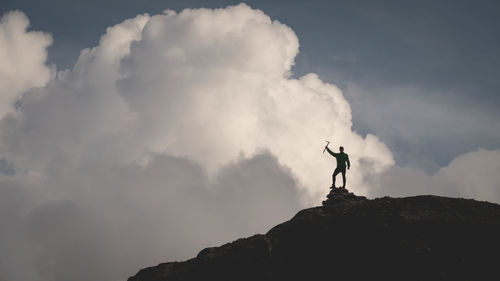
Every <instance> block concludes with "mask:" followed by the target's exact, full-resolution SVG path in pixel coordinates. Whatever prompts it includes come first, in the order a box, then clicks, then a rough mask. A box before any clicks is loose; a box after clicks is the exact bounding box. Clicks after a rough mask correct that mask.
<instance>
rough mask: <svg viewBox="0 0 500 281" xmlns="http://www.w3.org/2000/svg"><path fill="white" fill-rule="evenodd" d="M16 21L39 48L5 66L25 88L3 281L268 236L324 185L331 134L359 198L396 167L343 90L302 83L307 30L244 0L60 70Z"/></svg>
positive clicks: (127, 29)
mask: <svg viewBox="0 0 500 281" xmlns="http://www.w3.org/2000/svg"><path fill="white" fill-rule="evenodd" d="M5 18H6V19H7V20H5ZM3 22H4V23H2V28H3V29H5V30H11V31H10V32H11V35H10V36H11V37H12V38H18V37H22V36H25V37H26V36H28V37H30V36H31V37H30V38H32V39H31V40H33V41H35V42H31V43H30V44H27V43H26V42H24V41H23V42H22V44H21V43H20V47H21V48H15V49H16V51H17V52H19V55H18V56H15V57H14V59H13V61H12V63H11V64H12V65H16V64H19V63H20V62H23V64H26V65H29V66H31V67H30V68H26V69H20V70H19V69H18V70H16V71H14V70H12V73H14V74H12V73H11V72H6V73H8V74H9V75H11V76H9V77H13V78H15V79H18V80H19V81H25V82H23V83H20V84H19V85H21V84H22V86H16V87H17V88H15V91H14V90H12V89H14V88H12V87H11V86H10V84H9V85H8V84H0V85H1V86H0V87H3V88H2V89H1V90H0V91H2V93H4V92H5V93H9V95H10V98H9V99H8V100H4V102H3V104H2V105H4V106H6V107H5V108H9V110H6V111H5V112H4V115H3V116H2V119H1V120H0V160H1V165H2V167H3V170H2V173H0V185H1V186H2V190H1V192H2V196H1V199H0V200H1V204H0V205H1V206H2V209H3V210H4V211H5V212H2V221H7V222H9V225H8V227H7V228H8V230H6V231H4V232H2V234H0V250H1V252H2V256H3V257H4V258H2V259H0V260H1V262H0V279H7V280H10V279H13V280H88V279H94V280H117V279H123V278H125V277H127V276H128V275H131V274H133V273H134V272H135V271H136V270H137V269H139V268H141V267H144V266H148V265H152V264H155V263H158V262H162V261H166V260H174V259H185V258H188V257H190V256H192V255H194V254H195V253H196V251H199V250H200V249H201V248H203V247H206V246H214V245H217V244H221V243H224V242H226V241H229V240H231V239H235V238H238V237H241V236H245V235H250V234H253V233H256V232H265V231H266V230H268V229H269V228H270V227H271V226H273V225H275V224H276V223H279V222H281V221H283V220H286V219H288V218H290V217H291V216H293V215H294V213H295V212H296V211H297V210H299V209H300V208H301V207H304V206H307V205H310V204H313V203H318V202H319V200H321V197H322V196H323V195H324V193H326V192H327V186H328V185H329V184H330V174H331V170H332V168H333V165H334V161H333V159H332V158H330V156H327V155H323V154H321V151H322V147H323V145H324V140H325V139H331V138H333V140H334V143H335V145H339V144H342V145H344V146H345V147H346V149H347V150H348V151H352V154H351V159H352V162H353V166H354V167H357V169H356V170H355V171H353V173H352V175H351V177H350V179H351V182H352V184H353V186H356V188H357V190H358V191H360V192H366V185H365V184H364V183H365V182H366V176H367V175H368V174H370V173H377V172H380V171H383V170H385V169H386V168H387V167H388V166H390V165H391V164H392V163H393V160H392V155H391V153H390V151H389V150H388V149H387V148H386V147H385V146H384V144H383V143H381V142H380V141H379V140H378V139H377V138H376V137H375V136H371V135H369V136H367V137H366V138H362V137H361V136H359V135H357V134H356V133H355V132H353V131H352V130H351V126H352V123H351V112H350V107H349V104H348V103H347V101H346V100H345V98H344V97H343V95H342V93H341V91H340V90H339V89H338V88H337V87H335V86H334V85H331V84H328V83H324V82H323V81H321V80H320V79H319V78H318V77H317V76H316V75H314V74H309V75H306V76H304V77H302V78H299V79H292V78H290V77H291V73H290V70H291V67H292V65H293V63H294V58H295V56H296V54H297V53H298V47H299V43H298V39H297V37H296V35H295V34H294V32H293V31H292V30H291V29H290V28H288V27H287V26H286V25H284V24H281V23H279V22H277V21H273V20H271V19H270V18H269V17H268V16H267V15H265V14H264V13H263V12H261V11H259V10H253V9H251V8H250V7H248V6H246V5H244V4H241V5H238V6H233V7H228V8H225V9H217V10H209V9H187V10H184V11H182V12H180V13H176V12H174V11H170V10H167V11H165V13H164V14H161V15H155V16H150V15H138V16H137V17H135V18H131V19H128V20H125V21H124V22H122V23H120V24H117V25H115V26H112V27H110V28H108V29H107V30H106V33H105V34H104V35H103V36H102V38H101V40H100V42H99V44H98V45H97V46H95V47H93V48H89V49H85V50H83V51H82V52H81V54H80V57H79V59H78V61H77V62H76V64H75V66H74V67H73V68H72V69H68V70H64V71H60V72H59V73H58V74H57V77H53V79H49V78H50V68H49V67H47V66H46V65H45V64H44V62H45V58H46V48H47V46H48V45H49V44H50V36H48V35H47V34H44V33H40V32H32V31H30V32H27V31H26V27H27V22H28V21H27V19H26V17H25V16H24V15H23V14H22V13H20V12H15V13H11V14H8V15H7V16H5V17H4V21H3ZM10 26H14V27H15V28H14V27H10ZM11 37H5V38H7V39H5V42H7V43H8V44H7V43H5V44H6V45H7V46H12V44H13V43H12V42H10V41H9V40H10V39H8V38H11ZM27 45H29V46H31V48H28V47H27ZM2 50H6V49H5V48H2ZM29 52H33V54H31V55H26V56H23V54H24V53H26V54H28V53H29ZM4 55H5V53H4ZM16 58H17V61H16V60H15V59H16ZM24 60H26V61H24ZM37 67H38V68H37ZM9 71H11V70H9ZM6 77H7V76H6ZM40 77H42V78H40ZM5 79H7V80H9V79H10V78H5ZM9 81H10V80H9ZM26 81H27V82H26ZM9 87H10V88H9ZM14 92H15V93H14ZM13 102H15V103H16V107H12V103H13ZM6 257H8V258H6Z"/></svg>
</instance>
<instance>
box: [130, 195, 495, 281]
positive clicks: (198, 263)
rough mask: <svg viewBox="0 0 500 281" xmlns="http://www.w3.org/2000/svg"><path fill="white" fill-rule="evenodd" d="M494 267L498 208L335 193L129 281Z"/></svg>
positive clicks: (395, 276)
mask: <svg viewBox="0 0 500 281" xmlns="http://www.w3.org/2000/svg"><path fill="white" fill-rule="evenodd" d="M499 262H500V205H498V204H494V203H489V202H480V201H476V200H472V199H461V198H449V197H441V196H433V195H421V196H413V197H404V198H391V197H381V198H375V199H366V198H365V197H362V196H356V195H354V194H353V193H349V192H348V191H347V190H342V189H332V191H331V192H330V193H329V194H328V196H327V200H325V201H323V203H322V206H318V207H312V208H308V209H304V210H301V211H299V212H298V213H297V214H296V215H295V216H294V217H293V218H292V219H290V220H288V221H286V222H284V223H281V224H278V225H277V226H275V227H273V228H272V229H271V230H269V231H268V232H267V233H266V234H256V235H253V236H250V237H247V238H241V239H238V240H235V241H233V242H230V243H227V244H224V245H222V246H220V247H212V248H206V249H203V250H202V251H200V253H199V254H198V255H197V256H196V257H195V258H192V259H189V260H187V261H184V262H169V263H162V264H159V265H157V266H154V267H149V268H145V269H142V270H140V271H139V272H138V273H137V274H136V275H134V276H132V277H130V278H129V279H128V281H170V280H175V281H182V280H214V281H215V280H218V281H219V280H228V281H229V280H269V281H271V280H283V281H284V280H314V279H320V278H321V279H325V278H326V279H328V280H365V279H367V278H370V279H382V278H383V279H389V280H489V279H490V278H491V276H495V275H496V272H495V269H496V266H497V265H498V264H499ZM493 274H495V275H493Z"/></svg>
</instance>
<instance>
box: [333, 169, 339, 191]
mask: <svg viewBox="0 0 500 281" xmlns="http://www.w3.org/2000/svg"><path fill="white" fill-rule="evenodd" d="M339 173H340V170H339V168H336V169H335V171H334V172H333V175H332V182H333V184H332V187H336V186H335V177H336V176H337V175H338V174H339Z"/></svg>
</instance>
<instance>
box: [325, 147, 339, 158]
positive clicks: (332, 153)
mask: <svg viewBox="0 0 500 281" xmlns="http://www.w3.org/2000/svg"><path fill="white" fill-rule="evenodd" d="M326 151H328V153H330V154H331V155H332V156H334V157H335V156H336V155H337V154H338V153H335V152H333V151H331V150H330V148H328V146H327V147H326Z"/></svg>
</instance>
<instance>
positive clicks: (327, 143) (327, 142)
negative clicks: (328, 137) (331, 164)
mask: <svg viewBox="0 0 500 281" xmlns="http://www.w3.org/2000/svg"><path fill="white" fill-rule="evenodd" d="M329 144H330V142H329V141H326V145H325V149H323V153H325V150H326V147H327V146H328V145H329Z"/></svg>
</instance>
